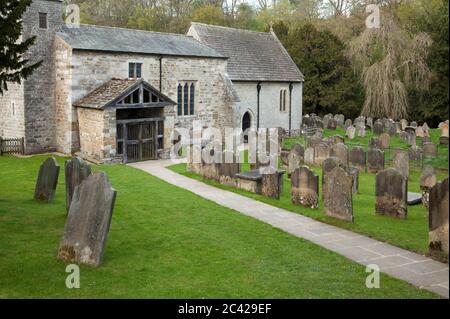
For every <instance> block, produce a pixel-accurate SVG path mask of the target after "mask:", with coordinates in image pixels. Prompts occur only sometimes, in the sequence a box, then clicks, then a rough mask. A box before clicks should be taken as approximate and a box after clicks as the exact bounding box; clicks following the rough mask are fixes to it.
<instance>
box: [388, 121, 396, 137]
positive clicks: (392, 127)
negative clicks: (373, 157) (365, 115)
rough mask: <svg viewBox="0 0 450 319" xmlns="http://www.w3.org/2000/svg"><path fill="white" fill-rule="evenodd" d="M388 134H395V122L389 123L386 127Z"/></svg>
mask: <svg viewBox="0 0 450 319" xmlns="http://www.w3.org/2000/svg"><path fill="white" fill-rule="evenodd" d="M388 134H389V135H390V136H394V135H395V134H397V124H396V123H395V122H391V123H389V125H388Z"/></svg>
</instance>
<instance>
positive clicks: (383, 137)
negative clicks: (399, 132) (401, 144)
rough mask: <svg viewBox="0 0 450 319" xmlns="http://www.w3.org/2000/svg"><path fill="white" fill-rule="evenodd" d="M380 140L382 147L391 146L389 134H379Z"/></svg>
mask: <svg viewBox="0 0 450 319" xmlns="http://www.w3.org/2000/svg"><path fill="white" fill-rule="evenodd" d="M380 142H381V148H382V149H388V148H389V147H390V146H391V136H390V135H389V134H387V133H382V134H381V135H380Z"/></svg>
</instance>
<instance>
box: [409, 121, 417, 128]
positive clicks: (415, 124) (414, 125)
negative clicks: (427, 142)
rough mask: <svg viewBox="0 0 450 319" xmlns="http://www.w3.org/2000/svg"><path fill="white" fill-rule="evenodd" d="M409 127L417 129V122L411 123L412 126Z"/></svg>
mask: <svg viewBox="0 0 450 319" xmlns="http://www.w3.org/2000/svg"><path fill="white" fill-rule="evenodd" d="M409 126H411V127H414V128H416V127H417V122H414V121H413V122H411V124H410V125H409Z"/></svg>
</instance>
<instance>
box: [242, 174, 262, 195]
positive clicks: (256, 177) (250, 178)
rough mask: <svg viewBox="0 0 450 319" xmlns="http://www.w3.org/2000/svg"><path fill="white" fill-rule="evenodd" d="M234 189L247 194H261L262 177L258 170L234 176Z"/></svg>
mask: <svg viewBox="0 0 450 319" xmlns="http://www.w3.org/2000/svg"><path fill="white" fill-rule="evenodd" d="M236 177H237V179H238V180H237V184H236V187H237V188H240V189H243V190H245V191H247V192H251V193H255V194H261V191H262V175H261V172H260V171H259V170H252V171H249V172H241V173H239V174H237V175H236Z"/></svg>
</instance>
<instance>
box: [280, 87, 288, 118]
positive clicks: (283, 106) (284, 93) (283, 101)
mask: <svg viewBox="0 0 450 319" xmlns="http://www.w3.org/2000/svg"><path fill="white" fill-rule="evenodd" d="M286 99H287V90H285V89H282V90H280V111H281V112H286V105H287V103H286Z"/></svg>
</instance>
